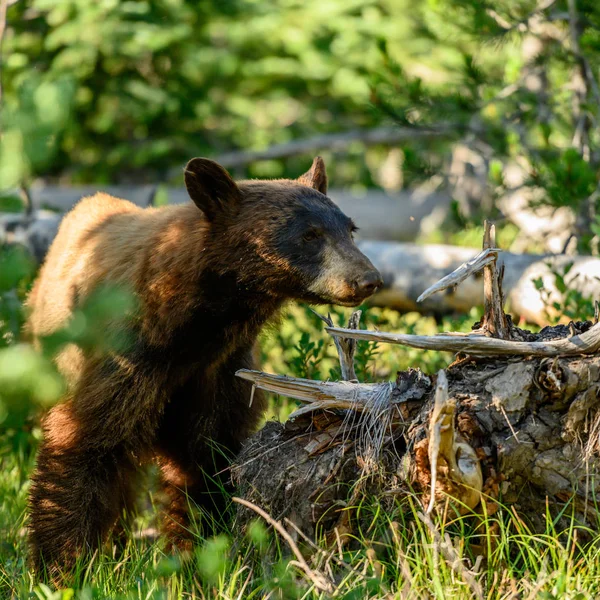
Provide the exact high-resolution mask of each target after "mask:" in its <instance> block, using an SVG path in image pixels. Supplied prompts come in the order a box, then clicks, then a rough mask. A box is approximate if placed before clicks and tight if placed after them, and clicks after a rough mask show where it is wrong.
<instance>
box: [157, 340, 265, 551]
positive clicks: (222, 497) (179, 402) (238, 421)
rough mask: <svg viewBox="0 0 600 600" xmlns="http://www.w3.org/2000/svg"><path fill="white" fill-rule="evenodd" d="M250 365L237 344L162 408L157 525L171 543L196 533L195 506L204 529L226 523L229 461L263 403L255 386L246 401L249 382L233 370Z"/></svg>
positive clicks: (187, 541) (185, 541)
mask: <svg viewBox="0 0 600 600" xmlns="http://www.w3.org/2000/svg"><path fill="white" fill-rule="evenodd" d="M253 367H254V362H253V360H252V350H251V349H247V348H244V349H241V350H240V351H239V352H237V353H235V354H234V355H232V356H231V357H230V358H229V359H228V361H226V362H225V363H224V364H223V365H222V366H221V367H220V368H219V369H218V371H216V372H213V373H212V374H211V375H210V376H204V375H203V374H202V373H198V374H196V376H194V377H191V378H190V380H189V381H188V382H187V383H186V385H185V386H183V387H182V388H181V389H179V390H178V391H177V393H176V394H175V395H174V397H173V398H172V399H171V402H170V403H169V404H168V406H167V407H166V409H165V413H164V416H163V420H162V422H161V426H160V427H159V430H158V435H157V446H156V456H157V459H158V464H159V466H160V468H161V475H162V490H163V493H164V494H165V496H166V500H167V502H166V511H165V514H164V519H163V530H164V532H165V533H166V534H167V536H168V539H169V544H170V547H171V548H177V549H180V550H189V549H190V548H191V545H192V542H193V540H194V537H196V536H197V535H198V527H196V523H195V518H194V512H195V511H194V509H196V508H199V509H200V513H201V515H200V516H201V518H202V525H203V526H204V529H205V531H204V533H214V531H213V530H214V529H216V530H219V529H223V528H224V526H225V525H226V521H227V515H226V509H227V495H228V494H229V493H230V492H231V490H232V488H231V476H230V475H231V474H230V470H229V465H230V462H231V460H232V459H233V458H234V457H235V456H236V455H237V453H238V452H239V450H240V448H241V444H242V442H243V441H244V440H245V439H246V438H247V437H248V436H249V435H250V434H251V433H252V432H253V430H254V429H255V428H256V426H257V425H258V422H259V419H260V417H261V416H262V414H263V412H264V407H265V397H264V394H263V393H262V392H261V391H260V390H257V391H256V392H255V394H254V398H253V401H252V403H251V404H250V397H251V394H252V385H251V384H250V383H249V382H247V381H245V380H242V379H239V378H238V377H236V376H235V372H236V371H237V370H238V369H244V368H246V369H248V368H253ZM206 526H208V527H206ZM207 528H208V532H207V531H206V529H207Z"/></svg>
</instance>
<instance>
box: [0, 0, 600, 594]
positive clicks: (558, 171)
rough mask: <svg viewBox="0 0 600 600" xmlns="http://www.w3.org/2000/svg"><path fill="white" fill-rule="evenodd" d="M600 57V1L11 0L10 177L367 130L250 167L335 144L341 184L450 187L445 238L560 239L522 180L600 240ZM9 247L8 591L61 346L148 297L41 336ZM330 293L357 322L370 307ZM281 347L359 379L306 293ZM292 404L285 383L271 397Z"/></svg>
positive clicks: (277, 360) (5, 76)
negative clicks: (374, 136)
mask: <svg viewBox="0 0 600 600" xmlns="http://www.w3.org/2000/svg"><path fill="white" fill-rule="evenodd" d="M6 9H7V12H6V22H5V23H4V20H3V18H2V15H3V12H4V10H6ZM599 67H600V3H598V2H597V0H497V1H495V2H491V1H487V0H482V1H480V0H460V1H459V0H422V1H421V2H414V1H411V0H268V1H265V0H203V1H201V2H200V1H192V0H0V69H1V70H0V84H1V86H0V109H1V112H0V196H1V195H2V192H6V191H7V190H15V189H18V188H19V187H22V188H24V189H27V188H29V187H30V186H32V184H34V183H55V184H60V185H70V184H82V183H94V184H97V185H98V187H101V186H102V185H105V184H113V183H115V184H129V183H133V184H145V183H151V184H156V183H170V184H174V185H181V184H182V181H181V168H182V166H183V165H184V164H185V162H186V161H187V160H188V159H189V158H190V157H192V156H209V157H213V158H217V159H218V158H219V157H221V156H223V155H225V154H227V153H230V152H234V151H242V152H246V151H256V150H264V149H267V148H269V147H271V146H273V145H282V144H283V145H285V144H290V143H292V142H294V141H297V140H303V139H306V138H312V137H315V136H322V135H337V134H346V133H348V132H350V133H352V132H354V133H357V132H358V134H357V135H355V136H354V138H353V139H352V140H349V141H346V142H344V143H337V144H331V143H329V142H327V143H323V144H316V145H315V152H313V151H312V150H311V151H310V152H306V153H302V154H296V153H294V152H290V153H287V154H286V155H285V156H284V157H283V158H270V159H266V160H257V161H256V160H255V161H249V162H243V163H240V164H237V165H236V166H234V167H233V168H232V172H233V174H234V175H235V176H236V177H296V176H297V175H298V173H300V172H303V171H304V170H305V169H306V168H307V165H308V164H309V159H310V158H312V155H313V154H315V153H316V151H317V150H318V152H319V153H320V154H322V155H323V156H324V157H325V159H326V162H327V165H328V172H329V176H330V180H331V181H332V183H333V184H334V185H335V186H336V187H350V188H352V189H353V190H354V191H355V192H356V191H361V190H362V191H364V190H366V189H368V188H371V187H383V188H384V189H386V190H387V191H389V192H399V191H401V190H414V189H416V188H417V187H418V186H420V185H422V184H427V185H429V186H430V187H432V188H433V189H437V188H438V187H439V188H443V189H445V190H446V191H447V192H448V193H449V194H450V195H451V196H452V199H453V203H452V210H451V214H450V216H449V219H448V220H446V222H445V228H444V229H441V228H438V229H436V230H435V231H434V232H433V233H431V232H430V233H429V237H428V241H448V239H449V238H448V235H447V234H448V232H449V231H450V232H452V231H453V232H455V234H454V237H452V238H450V240H451V241H453V242H456V243H460V244H467V245H479V244H480V240H481V218H482V216H485V217H488V216H492V217H500V220H499V228H498V229H499V231H498V240H499V244H500V246H502V247H507V246H508V245H510V244H513V243H514V242H515V240H516V241H519V240H520V241H521V242H522V245H521V246H520V247H519V249H520V250H531V249H532V248H534V249H536V250H544V249H547V247H546V246H544V245H543V244H544V242H543V241H540V240H539V239H537V238H535V239H534V238H533V237H532V234H531V232H530V231H528V230H527V226H524V225H523V223H528V222H532V221H527V220H523V219H519V218H513V217H512V216H511V215H512V214H513V213H511V212H510V210H513V209H510V206H509V204H507V202H506V199H507V198H508V199H515V198H517V195H519V198H517V199H520V200H523V202H521V204H519V206H518V209H517V210H518V211H521V212H523V211H524V212H527V211H528V210H529V208H530V207H533V208H535V207H538V208H539V207H542V208H546V209H548V210H549V211H550V213H554V212H555V211H558V210H561V209H568V211H570V214H571V215H572V217H573V218H572V219H571V220H567V224H566V225H561V226H560V227H559V229H561V231H559V232H558V233H561V234H564V235H563V236H562V237H561V241H560V245H561V246H562V245H563V244H564V245H565V246H564V247H565V248H566V247H567V245H566V243H567V242H569V241H570V240H571V241H572V240H575V248H574V251H578V252H584V253H596V254H597V253H598V239H599V236H600V222H599V221H598V217H597V213H598V211H597V196H598V167H599V162H600V154H599V151H598V136H599V129H598V119H599V116H600V114H599V107H600V91H599V88H598V70H599ZM376 130H384V131H385V132H386V135H388V136H390V135H391V136H392V137H394V136H395V137H394V141H393V142H390V141H388V142H387V143H373V142H372V141H371V142H366V141H365V139H364V137H365V136H364V135H363V134H362V133H364V132H369V131H376ZM361 132H362V133H361ZM524 190H525V191H527V192H528V193H527V194H525V195H524ZM14 198H15V197H14V195H13V197H12V199H11V200H10V201H7V200H6V199H5V198H0V207H1V208H0V210H7V209H11V210H13V209H15V207H17V208H18V207H19V206H20V202H19V201H18V200H17V201H15V200H14ZM520 200H519V201H520ZM509 209H510V210H509ZM528 214H529V213H528ZM418 241H423V240H422V239H420V240H418ZM1 244H2V240H1V239H0V471H1V472H2V473H3V474H4V475H5V476H4V478H0V508H1V510H0V542H1V541H2V540H9V542H10V543H8V544H5V546H6V547H5V546H3V545H2V543H0V588H1V587H2V582H5V583H8V582H13V581H17V580H19V581H21V580H23V581H27V583H26V584H25V587H28V588H29V589H31V584H32V582H31V581H29V580H27V576H26V575H24V573H26V566H25V563H24V558H23V556H24V537H23V535H22V531H21V528H22V526H23V523H24V506H25V497H26V493H27V477H28V472H29V469H30V468H31V464H32V453H33V450H34V449H35V443H34V442H35V439H36V438H37V437H38V436H39V429H37V428H36V427H35V426H34V425H33V424H34V423H36V422H37V421H36V419H35V418H34V417H37V415H38V413H39V412H41V411H42V410H43V409H44V408H45V407H47V406H48V405H49V404H51V403H52V402H55V401H56V400H57V399H58V398H59V397H60V396H61V395H62V394H63V392H64V382H63V381H62V380H61V378H60V377H59V375H58V373H57V372H56V369H55V367H54V366H53V364H52V362H51V360H50V356H51V355H52V354H53V353H54V352H56V351H57V350H59V349H60V348H62V347H63V346H64V345H65V344H69V343H77V344H80V345H82V346H85V345H86V344H88V345H97V344H106V343H113V342H115V340H106V339H105V336H104V331H105V329H106V328H105V324H106V323H107V320H111V319H112V318H115V317H121V316H122V315H123V314H126V313H127V312H128V311H130V310H132V304H131V302H132V299H131V297H130V296H129V295H128V294H127V292H124V291H122V290H102V291H101V293H100V295H99V296H97V297H95V298H93V299H92V301H90V302H89V303H88V305H86V307H83V308H82V310H81V311H80V313H78V314H77V315H76V317H75V319H74V320H73V322H72V323H71V324H70V325H69V326H68V327H67V328H66V329H65V330H63V331H61V332H58V333H57V334H56V335H55V336H52V339H49V340H46V342H45V343H44V344H43V346H44V347H43V348H42V349H41V350H42V352H37V351H35V350H34V349H33V348H32V347H31V346H30V345H29V343H28V340H27V336H26V335H24V333H23V323H24V320H25V314H26V310H25V309H24V302H25V298H26V295H27V293H28V291H29V289H30V287H31V284H32V282H33V280H34V278H35V275H36V266H35V264H34V262H33V261H32V260H31V259H30V257H29V256H28V255H27V254H26V253H25V252H24V251H23V250H21V249H19V248H18V247H10V248H2V246H1ZM565 277H566V274H556V278H557V281H560V282H561V285H562V288H564V290H563V291H564V294H565V298H564V300H563V305H562V306H559V307H558V309H557V310H559V309H560V310H559V312H562V313H564V314H568V315H569V317H572V318H576V317H577V316H578V315H580V316H581V315H582V313H583V312H585V316H587V315H588V314H591V313H592V312H593V304H592V303H591V302H589V299H585V298H581V297H580V296H577V293H576V292H570V291H569V290H568V289H567V288H568V286H567V284H566V283H565ZM559 278H560V279H559ZM538 289H539V290H540V292H541V293H542V294H543V293H544V282H542V281H541V280H540V281H539V288H538ZM549 302H550V303H552V302H555V301H553V300H549ZM554 308H557V307H556V306H555V307H554ZM321 310H322V311H326V310H328V309H327V308H324V307H321ZM330 310H332V312H333V318H334V321H336V322H337V323H340V324H341V323H343V322H345V320H346V319H347V317H348V313H347V311H342V310H339V309H335V308H334V309H330ZM478 317H479V314H478V313H477V311H474V312H473V313H472V314H470V315H462V316H460V317H458V318H456V317H454V318H453V319H452V322H450V321H448V320H443V321H440V320H437V321H436V320H435V319H433V318H431V317H424V316H422V315H417V314H415V313H410V314H406V315H401V314H399V313H396V312H395V311H392V310H389V309H375V308H371V309H368V310H366V312H365V314H364V315H363V321H362V324H363V326H364V327H370V328H374V327H378V328H379V329H382V330H389V331H402V332H406V333H420V334H430V333H434V332H436V331H439V330H450V329H452V330H455V331H461V330H462V331H467V330H468V329H469V327H470V324H471V323H472V322H474V321H476V320H477V318H478ZM116 342H117V343H120V342H119V341H118V340H117V341H116ZM261 348H262V358H263V364H264V368H265V370H268V371H272V372H279V373H287V374H292V375H296V376H300V377H315V378H317V377H318V378H323V379H326V378H328V377H332V378H336V377H338V371H337V369H338V365H337V360H336V358H335V356H336V354H335V349H334V346H333V344H332V343H331V340H330V338H329V337H328V336H327V335H326V334H325V333H324V330H323V325H322V323H321V322H320V321H319V319H318V318H317V317H316V316H315V315H314V314H313V313H312V312H310V310H309V309H308V308H306V307H302V306H294V307H293V308H291V310H290V312H289V314H288V315H287V316H286V317H285V318H284V319H283V320H282V321H281V323H278V324H276V325H274V326H272V327H271V328H270V329H269V330H268V331H266V332H265V333H264V335H263V336H262V338H261ZM449 360H450V357H449V356H446V355H443V354H440V353H432V352H422V351H418V350H412V349H406V350H402V351H399V350H398V349H397V348H394V347H389V348H388V347H386V348H382V347H376V346H374V345H370V344H362V345H360V346H359V352H358V356H357V372H358V375H359V377H360V378H361V379H364V380H381V379H393V378H394V376H395V372H396V370H398V369H406V368H408V367H421V368H423V369H424V370H426V371H428V372H434V371H436V370H437V369H439V368H441V367H443V366H444V365H445V364H447V362H448V361H449ZM292 409H293V406H292V403H287V402H286V401H285V400H283V401H279V402H274V403H271V409H270V410H271V413H270V415H272V414H276V415H278V416H279V417H281V418H285V416H286V415H287V414H288V413H289V412H290V411H291V410H292ZM32 442H33V443H32ZM15 450H17V451H15ZM4 459H6V460H4ZM211 552H212V551H211ZM212 553H213V554H214V552H212ZM436 560H437V559H436ZM544 560H545V559H544ZM432 564H433V562H432ZM435 564H436V565H437V562H436V563H435ZM594 564H597V561H596V562H595V563H594ZM211 568H212V567H211ZM437 570H438V566H436V567H435V571H436V572H437ZM542 570H544V571H545V570H546V564H545V562H544V564H543V568H542ZM114 571H115V572H116V569H114ZM124 571H125V570H124V569H123V570H122V571H121V572H124ZM213 571H214V569H213ZM213 571H210V573H213ZM107 572H109V571H107ZM110 572H111V573H112V572H113V569H112V567H111V568H110ZM215 572H216V571H215ZM210 573H209V575H210ZM205 575H206V574H205ZM209 575H206V576H207V577H209ZM133 576H135V578H136V581H137V578H138V575H137V574H136V573H135V572H134V575H132V577H133ZM10 585H13V583H10ZM132 585H133V584H132ZM135 585H136V586H137V583H136V584H135ZM136 589H137V588H136ZM136 593H137V592H136ZM140 593H141V592H140ZM49 594H50V595H48V596H47V597H55V596H52V595H51V593H50V592H49ZM0 595H1V593H0ZM38 596H39V597H46V596H42V595H41V592H39V593H38ZM559 596H560V594H558V595H557V596H556V597H559ZM69 597H70V596H69ZM82 597H83V596H82ZM136 597H137V596H136ZM174 597H175V596H174ZM290 597H292V596H290ZM357 597H358V596H357ZM552 597H555V596H552Z"/></svg>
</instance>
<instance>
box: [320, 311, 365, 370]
mask: <svg viewBox="0 0 600 600" xmlns="http://www.w3.org/2000/svg"><path fill="white" fill-rule="evenodd" d="M312 312H313V313H314V314H315V315H317V317H319V319H321V321H323V322H324V323H325V324H326V325H328V326H329V327H333V326H334V325H333V321H332V320H331V314H328V315H327V316H324V315H321V314H319V313H318V312H317V311H315V310H313V311H312ZM361 315H362V311H361V310H355V311H354V312H353V313H352V315H351V316H350V319H349V320H348V329H358V325H359V323H360V317H361ZM333 341H334V343H335V347H336V350H337V353H338V358H339V361H340V370H341V372H342V379H343V380H344V381H358V379H357V377H356V371H355V370H354V353H355V352H356V340H353V339H351V338H342V337H334V338H333Z"/></svg>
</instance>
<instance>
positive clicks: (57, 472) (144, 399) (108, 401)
mask: <svg viewBox="0 0 600 600" xmlns="http://www.w3.org/2000/svg"><path fill="white" fill-rule="evenodd" d="M164 387H165V386H164V385H163V384H162V382H161V381H159V380H158V375H156V376H155V377H154V378H152V377H147V378H146V377H144V376H143V374H141V373H140V371H139V370H135V369H131V368H130V363H128V362H126V361H124V360H123V359H118V358H107V359H104V360H102V361H101V362H98V363H95V364H88V365H87V366H86V368H85V370H84V372H83V374H82V376H81V379H80V381H79V383H78V384H77V385H76V387H75V389H74V391H73V394H72V398H71V399H70V400H69V401H67V402H65V403H63V404H60V405H57V406H55V407H54V408H52V409H51V410H50V412H49V413H48V415H47V417H46V418H45V419H44V424H43V425H44V441H43V443H42V446H41V448H40V450H39V454H38V459H37V465H36V469H35V472H34V475H33V477H32V486H31V492H30V498H29V507H30V524H29V528H30V536H29V540H30V545H31V554H32V562H33V565H34V567H35V568H36V570H37V572H38V573H40V574H42V573H44V572H48V573H49V574H50V576H51V577H52V578H53V579H54V580H59V579H60V577H61V576H62V574H63V573H66V572H67V571H69V570H70V569H71V568H72V567H73V565H74V564H75V562H76V559H77V557H78V556H80V555H81V554H86V553H89V552H90V551H93V550H95V549H96V548H99V545H100V544H101V542H102V541H103V540H104V539H105V538H106V536H107V534H108V532H109V531H110V530H111V528H112V527H113V525H114V524H115V522H116V520H117V519H118V517H119V516H120V514H121V512H122V510H123V509H124V507H126V506H131V505H132V498H133V496H134V489H135V484H136V482H137V479H138V478H137V474H138V464H139V462H140V460H142V459H143V457H144V456H145V454H144V451H145V450H147V449H148V448H149V447H150V446H151V444H152V437H153V436H154V434H155V430H156V426H157V422H158V420H159V419H160V416H161V413H162V410H163V405H164V398H163V396H162V390H164ZM146 456H147V455H146Z"/></svg>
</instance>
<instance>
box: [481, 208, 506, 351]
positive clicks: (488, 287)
mask: <svg viewBox="0 0 600 600" xmlns="http://www.w3.org/2000/svg"><path fill="white" fill-rule="evenodd" d="M495 245H496V226H495V225H494V224H493V223H490V221H488V220H487V219H486V220H485V221H484V232H483V249H484V250H487V249H489V248H494V247H495ZM502 274H503V271H500V272H499V271H498V268H497V265H496V260H493V261H491V262H489V263H488V264H487V265H486V266H485V267H484V268H483V306H484V311H483V320H482V329H483V330H484V331H485V333H486V334H489V335H490V336H492V337H498V338H500V339H503V340H506V339H508V338H510V329H509V327H508V322H507V320H506V315H505V314H504V309H503V305H504V300H503V297H502V276H501V275H502Z"/></svg>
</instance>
